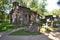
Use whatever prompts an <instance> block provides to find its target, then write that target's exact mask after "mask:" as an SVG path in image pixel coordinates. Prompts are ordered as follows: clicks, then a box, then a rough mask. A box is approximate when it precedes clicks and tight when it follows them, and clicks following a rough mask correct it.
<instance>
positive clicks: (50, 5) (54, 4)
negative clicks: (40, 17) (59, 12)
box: [46, 0, 59, 11]
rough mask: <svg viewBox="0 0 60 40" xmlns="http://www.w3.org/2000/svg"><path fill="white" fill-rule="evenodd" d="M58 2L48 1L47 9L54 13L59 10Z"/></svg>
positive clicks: (55, 0) (54, 0)
mask: <svg viewBox="0 0 60 40" xmlns="http://www.w3.org/2000/svg"><path fill="white" fill-rule="evenodd" d="M57 1H58V0H47V4H48V5H47V6H46V9H47V10H48V11H52V10H53V9H59V6H58V5H57Z"/></svg>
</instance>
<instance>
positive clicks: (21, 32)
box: [10, 30, 41, 35]
mask: <svg viewBox="0 0 60 40" xmlns="http://www.w3.org/2000/svg"><path fill="white" fill-rule="evenodd" d="M39 34H41V33H38V32H28V31H25V30H19V31H16V32H13V33H11V34H10V35H39Z"/></svg>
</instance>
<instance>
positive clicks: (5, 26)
mask: <svg viewBox="0 0 60 40" xmlns="http://www.w3.org/2000/svg"><path fill="white" fill-rule="evenodd" d="M13 28H14V27H13V26H12V25H11V24H10V23H9V22H8V21H4V22H2V23H0V32H1V31H6V30H10V29H13Z"/></svg>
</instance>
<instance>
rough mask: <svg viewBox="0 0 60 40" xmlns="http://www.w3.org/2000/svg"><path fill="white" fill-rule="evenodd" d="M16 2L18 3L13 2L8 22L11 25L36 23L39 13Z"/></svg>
mask: <svg viewBox="0 0 60 40" xmlns="http://www.w3.org/2000/svg"><path fill="white" fill-rule="evenodd" d="M18 4H19V3H17V2H14V3H13V8H12V10H11V12H10V22H11V23H12V24H13V25H23V24H31V23H36V22H37V21H38V20H39V19H40V17H41V16H40V15H39V14H37V13H36V12H34V11H32V10H30V9H29V8H26V7H22V6H19V5H18Z"/></svg>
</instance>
